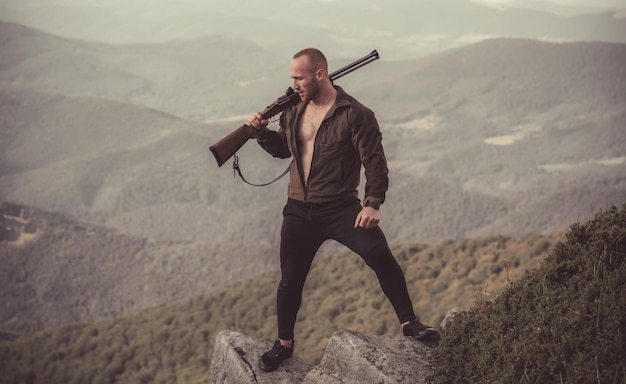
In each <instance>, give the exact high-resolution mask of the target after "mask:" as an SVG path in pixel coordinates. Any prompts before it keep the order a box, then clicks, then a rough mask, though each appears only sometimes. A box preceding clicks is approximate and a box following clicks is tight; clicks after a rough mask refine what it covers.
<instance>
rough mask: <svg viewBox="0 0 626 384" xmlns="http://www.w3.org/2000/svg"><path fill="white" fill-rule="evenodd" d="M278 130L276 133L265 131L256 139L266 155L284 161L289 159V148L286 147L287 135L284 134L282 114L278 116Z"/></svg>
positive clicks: (269, 130)
mask: <svg viewBox="0 0 626 384" xmlns="http://www.w3.org/2000/svg"><path fill="white" fill-rule="evenodd" d="M279 124H280V128H279V129H278V131H272V130H271V129H267V128H266V129H265V131H264V132H263V133H262V134H261V137H260V138H259V139H257V142H258V143H259V145H260V146H261V148H263V149H264V150H265V151H266V152H267V153H269V154H270V155H272V156H274V157H278V158H281V159H286V158H289V157H291V152H290V151H289V146H288V145H287V135H286V132H285V129H286V128H285V118H284V113H283V114H282V115H280V123H279Z"/></svg>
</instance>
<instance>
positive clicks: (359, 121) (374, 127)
mask: <svg viewBox="0 0 626 384" xmlns="http://www.w3.org/2000/svg"><path fill="white" fill-rule="evenodd" d="M360 112H361V113H358V114H356V115H358V118H356V119H354V121H353V124H354V126H353V137H352V140H353V144H354V147H355V148H356V149H357V151H358V153H359V156H360V160H361V163H362V164H363V167H364V168H365V196H364V199H363V205H364V208H363V210H362V211H361V212H360V213H359V215H358V216H357V219H356V221H355V227H363V228H373V227H376V226H377V225H378V223H379V222H380V212H379V209H380V206H381V205H382V204H383V203H384V202H385V194H386V192H387V188H388V186H389V177H388V168H387V159H386V157H385V152H384V150H383V146H382V135H381V132H380V128H379V126H378V122H377V121H376V117H375V115H374V112H372V111H371V110H369V109H367V108H364V109H363V110H362V111H360ZM353 117H354V116H353Z"/></svg>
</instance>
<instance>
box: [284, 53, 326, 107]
mask: <svg viewBox="0 0 626 384" xmlns="http://www.w3.org/2000/svg"><path fill="white" fill-rule="evenodd" d="M289 70H290V72H291V79H292V81H293V83H292V85H291V88H293V90H294V91H296V92H298V94H299V95H300V100H302V101H304V102H307V101H310V100H312V99H314V98H315V96H317V94H318V92H319V89H320V87H319V84H318V79H317V76H316V74H315V72H314V71H313V67H312V65H311V63H310V61H309V58H308V56H300V57H297V58H295V59H293V60H292V61H291V66H290V67H289Z"/></svg>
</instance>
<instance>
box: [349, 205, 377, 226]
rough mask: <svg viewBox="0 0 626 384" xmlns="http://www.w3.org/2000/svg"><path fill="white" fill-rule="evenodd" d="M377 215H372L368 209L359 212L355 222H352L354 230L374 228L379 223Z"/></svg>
mask: <svg viewBox="0 0 626 384" xmlns="http://www.w3.org/2000/svg"><path fill="white" fill-rule="evenodd" d="M377 213H378V211H376V212H375V213H374V214H372V212H370V211H369V210H368V209H363V210H361V212H359V214H358V215H357V217H356V220H355V221H354V228H359V227H360V228H365V229H372V228H376V227H377V226H378V223H379V222H380V216H378V214H377Z"/></svg>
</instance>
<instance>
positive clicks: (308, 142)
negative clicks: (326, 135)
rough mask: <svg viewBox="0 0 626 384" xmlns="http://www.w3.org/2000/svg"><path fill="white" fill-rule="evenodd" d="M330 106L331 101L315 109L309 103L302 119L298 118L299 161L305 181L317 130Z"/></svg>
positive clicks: (309, 170)
mask: <svg viewBox="0 0 626 384" xmlns="http://www.w3.org/2000/svg"><path fill="white" fill-rule="evenodd" d="M331 106H332V103H329V105H326V106H324V107H323V108H321V109H317V108H315V107H314V106H313V105H311V103H309V104H308V105H307V107H306V110H305V111H304V114H303V115H302V119H300V124H299V126H298V147H299V148H298V149H299V150H300V161H301V162H302V167H303V171H304V174H303V177H304V182H305V183H306V182H307V180H308V179H309V173H310V172H311V160H313V146H314V145H315V137H316V136H317V131H318V130H319V128H320V126H321V125H322V121H323V120H324V117H325V116H326V113H327V112H328V110H329V109H330V107H331Z"/></svg>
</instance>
